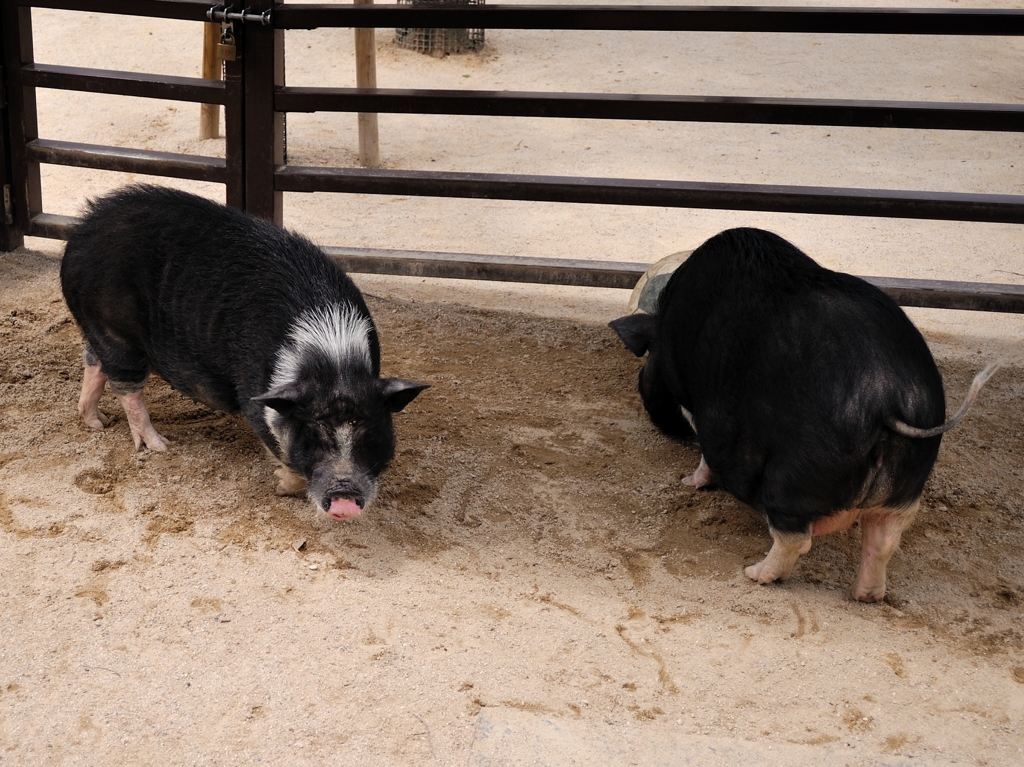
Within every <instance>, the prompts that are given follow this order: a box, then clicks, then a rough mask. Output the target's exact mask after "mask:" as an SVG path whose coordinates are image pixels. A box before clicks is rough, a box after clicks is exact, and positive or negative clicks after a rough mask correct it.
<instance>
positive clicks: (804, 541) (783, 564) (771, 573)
mask: <svg viewBox="0 0 1024 767" xmlns="http://www.w3.org/2000/svg"><path fill="white" fill-rule="evenodd" d="M768 531H769V532H770V533H771V534H772V548H771V551H769V552H768V556H766V557H765V558H764V559H762V560H761V561H760V562H758V563H757V564H756V565H751V566H750V567H748V568H747V569H746V570H744V572H745V573H746V574H747V577H748V578H750V579H751V580H754V581H757V582H758V583H771V582H773V581H784V580H786V578H788V577H789V574H790V573H792V572H793V567H794V566H795V565H796V561H797V559H799V558H800V555H801V554H806V553H807V552H808V551H810V550H811V531H810V528H808V529H807V530H804V531H803V532H798V533H783V532H780V531H778V530H776V529H775V528H774V527H771V526H769V527H768Z"/></svg>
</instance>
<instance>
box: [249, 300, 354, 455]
mask: <svg viewBox="0 0 1024 767" xmlns="http://www.w3.org/2000/svg"><path fill="white" fill-rule="evenodd" d="M371 327H372V326H371V324H370V320H369V318H368V317H366V316H365V315H363V314H362V313H361V312H360V311H359V310H358V309H357V308H356V307H355V306H353V305H352V304H331V305H330V306H325V307H320V308H317V309H311V310H310V311H308V312H306V313H305V314H303V315H302V316H301V317H299V318H298V319H297V320H296V321H295V322H294V323H293V324H292V327H291V329H290V330H289V331H288V340H287V341H286V342H285V344H284V345H283V346H282V347H281V349H280V350H279V351H278V353H277V362H276V363H275V365H274V374H273V376H271V379H270V386H269V388H271V389H273V388H275V387H277V386H282V385H284V384H287V383H292V382H293V381H298V379H299V372H300V371H301V370H302V363H303V361H304V360H306V359H308V358H309V357H310V356H321V357H324V356H325V357H327V359H329V360H331V361H332V362H333V363H334V365H335V368H336V369H337V370H338V372H339V373H340V372H342V371H343V370H344V369H345V368H346V367H350V366H353V365H355V366H358V367H362V368H364V369H365V370H366V371H368V372H369V371H371V370H372V369H373V357H372V355H371V354H370V331H371ZM264 419H265V420H266V422H267V426H268V427H269V428H270V431H271V432H272V433H273V434H274V436H275V437H276V438H277V440H278V443H279V444H280V443H281V440H282V434H281V432H280V424H281V420H282V418H281V416H280V414H279V413H278V412H277V411H276V410H274V409H273V408H270V407H265V408H264ZM283 448H284V446H283V445H282V449H283Z"/></svg>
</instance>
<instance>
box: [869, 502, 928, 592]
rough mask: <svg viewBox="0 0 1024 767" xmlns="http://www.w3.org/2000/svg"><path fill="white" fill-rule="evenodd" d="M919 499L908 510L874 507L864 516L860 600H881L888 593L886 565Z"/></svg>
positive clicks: (913, 515) (912, 516) (915, 511)
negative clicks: (886, 587) (886, 589)
mask: <svg viewBox="0 0 1024 767" xmlns="http://www.w3.org/2000/svg"><path fill="white" fill-rule="evenodd" d="M920 505H921V499H920V498H918V499H917V500H916V501H914V503H913V504H911V505H910V506H908V507H907V508H905V509H886V508H882V509H871V510H869V511H865V512H864V514H863V515H862V516H861V518H860V519H861V549H860V570H859V571H858V573H857V580H856V582H855V583H854V585H853V598H854V599H856V600H857V601H859V602H880V601H882V598H883V597H884V596H885V568H886V566H887V565H888V564H889V560H890V559H891V558H892V555H893V554H894V553H895V552H896V549H898V548H899V545H900V537H901V536H902V535H903V531H904V530H906V529H907V528H908V527H909V526H910V523H911V522H913V521H914V517H915V516H916V514H917V510H918V508H919V507H920Z"/></svg>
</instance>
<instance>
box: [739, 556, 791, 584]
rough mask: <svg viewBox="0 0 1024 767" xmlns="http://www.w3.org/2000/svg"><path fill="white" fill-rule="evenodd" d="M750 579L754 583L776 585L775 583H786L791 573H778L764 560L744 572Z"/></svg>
mask: <svg viewBox="0 0 1024 767" xmlns="http://www.w3.org/2000/svg"><path fill="white" fill-rule="evenodd" d="M743 572H744V573H745V574H746V576H747V577H748V578H750V580H752V581H757V582H758V583H760V584H765V583H774V582H775V581H784V580H786V576H787V575H789V573H786V574H782V573H777V572H775V571H774V570H773V569H771V568H770V567H768V565H767V562H766V561H765V560H762V561H760V562H758V563H757V564H756V565H751V566H750V567H748V568H746V569H745V570H744V571H743Z"/></svg>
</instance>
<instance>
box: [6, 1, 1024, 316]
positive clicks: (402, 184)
mask: <svg viewBox="0 0 1024 767" xmlns="http://www.w3.org/2000/svg"><path fill="white" fill-rule="evenodd" d="M0 5H2V9H3V10H2V22H3V38H2V40H3V48H4V50H3V61H4V81H5V85H6V95H7V99H6V102H5V105H4V120H3V124H4V133H3V143H4V147H3V149H4V151H3V155H2V159H0V162H2V163H3V165H4V167H3V168H2V171H3V174H4V183H5V187H4V188H5V200H7V201H9V204H8V206H7V208H6V210H7V211H8V218H7V223H6V225H5V226H4V228H3V243H2V246H3V247H4V248H5V249H11V248H13V247H17V246H18V245H19V244H20V243H21V241H22V237H23V236H24V235H35V236H43V237H58V238H61V237H65V236H66V233H67V231H68V228H69V227H70V226H71V225H72V224H73V219H68V218H66V217H58V216H53V215H49V214H47V213H46V212H45V211H44V208H43V201H42V199H41V192H40V183H39V165H40V163H58V164H66V165H77V166H81V167H90V168H101V169H107V170H130V171H135V172H139V173H147V174H154V175H164V176H175V177H180V178H188V179H199V180H206V181H217V182H220V183H223V184H225V185H226V188H227V194H226V197H227V201H228V204H230V205H233V206H236V207H239V208H241V209H244V210H247V211H248V212H250V213H252V214H254V215H258V216H262V217H265V218H268V219H271V220H275V221H278V222H280V221H281V218H282V207H281V196H282V194H283V193H284V192H339V193H349V194H386V195H409V196H416V195H428V196H444V197H454V198H488V199H503V200H533V201H553V202H575V203H597V204H612V205H644V206H659V207H683V208H715V209H726V210H758V211H776V212H795V213H805V214H826V215H846V216H883V217H889V218H909V219H933V220H950V221H971V222H999V223H1011V224H1024V196H1019V195H996V194H965V193H949V192H928V191H907V190H887V189H843V188H828V187H799V186H778V185H759V184H725V183H707V182H689V181H684V180H654V181H651V180H640V179H628V178H575V177H574V178H567V177H555V176H539V175H512V174H489V173H450V172H447V173H446V172H428V171H402V170H371V169H365V168H337V167H335V168H323V167H315V168H314V167H300V166H293V165H289V164H287V163H286V162H285V157H284V140H285V133H284V115H285V114H286V113H287V112H314V111H337V112H364V113H380V112H384V113H387V112H394V113H419V114H455V115H499V116H519V117H545V118H565V117H575V118H586V119H628V120H667V121H697V122H727V123H769V124H782V125H823V126H852V127H870V128H880V129H886V128H911V129H914V128H931V129H939V130H954V131H957V130H970V131H1010V132H1017V133H1024V105H1022V104H968V103H942V102H892V101H865V100H858V101H853V100H828V99H793V98H790V99H778V98H775V99H769V98H737V97H714V96H660V95H659V96H654V95H640V94H625V95H609V94H588V93H537V92H510V91H501V92H490V91H487V92H483V91H462V90H460V91H443V90H397V89H387V88H293V87H287V86H286V85H285V64H284V30H288V29H312V28H316V27H362V28H374V27H377V28H380V27H394V28H407V27H433V28H479V29H546V30H568V29H575V30H659V31H698V32H699V31H705V32H712V31H714V32H758V33H769V34H770V33H792V32H798V33H816V34H839V33H841V34H898V35H951V36H963V35H984V36H1012V37H1020V36H1024V11H1021V10H987V9H986V10H963V9H955V10H945V9H943V10H936V9H886V8H834V9H828V8H798V7H771V8H767V7H766V8H761V7H729V8H724V7H695V6H621V7H618V6H571V5H565V6H502V5H461V4H460V5H454V4H453V5H448V6H445V5H440V6H436V5H432V6H424V5H407V4H403V5H376V6H375V5H306V4H283V5H274V4H273V3H272V1H271V0H257V1H255V2H253V3H252V5H251V6H247V7H246V8H245V9H244V15H245V20H242V19H241V18H239V23H238V24H236V25H235V29H236V36H237V46H238V51H239V55H238V56H237V58H236V60H235V61H233V62H227V64H226V78H227V79H226V80H225V81H224V82H217V81H210V80H201V79H197V78H171V77H158V76H152V75H139V74H131V73H124V72H109V71H97V70H81V69H74V68H70V67H59V66H43V65H37V64H35V63H34V62H33V59H32V31H31V16H30V13H31V7H32V6H34V5H35V6H40V7H48V8H61V9H67V10H88V11H93V12H101V13H121V14H128V15H137V16H152V17H161V18H171V19H183V20H193V21H197V22H199V21H206V20H207V19H208V18H209V14H210V12H211V7H210V4H209V3H208V2H197V1H195V0H132V1H131V2H128V1H127V0H0ZM213 10H214V13H218V12H220V13H223V12H224V11H225V9H224V8H223V7H222V6H217V7H216V8H215V9H213ZM268 11H269V12H270V13H269V14H268V13H267V12H268ZM227 12H228V13H229V14H230V13H233V14H234V15H235V16H236V17H241V16H242V15H243V14H242V13H241V12H240V11H239V10H238V9H231V8H229V9H227ZM43 87H45V88H62V89H73V90H88V91H93V92H97V93H111V94H120V95H132V96H143V97H147V98H162V99H175V100H180V101H196V102H206V103H216V104H222V105H224V107H225V113H226V126H227V144H226V146H227V149H226V158H225V159H223V160H221V159H219V158H207V157H195V156H187V155H174V154H167V153H157V152H148V151H144V150H124V149H116V148H112V147H102V146H90V145H81V144H69V143H67V142H61V141H55V140H51V139H46V138H43V137H40V136H39V135H38V130H37V126H36V118H35V89H36V88H43ZM1022 232H1024V230H1022ZM330 250H331V251H332V252H333V254H334V255H335V257H337V258H338V259H339V260H340V261H341V262H342V263H343V264H344V265H345V266H346V268H348V269H349V270H350V271H372V272H378V273H390V274H414V275H423V276H436V277H459V278H472V279H498V280H510V281H524V282H547V283H557V284H568V285H588V286H598V287H631V286H632V285H633V284H634V283H635V282H636V279H637V278H638V277H639V276H640V274H642V272H643V269H644V267H645V265H642V264H608V263H602V262H586V261H555V260H546V259H523V258H513V257H495V256H491V257H489V256H474V257H466V256H453V255H451V254H437V253H421V252H396V251H385V250H357V249H351V248H342V247H339V248H333V249H330ZM875 281H876V282H877V283H879V284H880V285H881V286H882V287H883V289H885V290H887V291H888V292H890V293H891V294H892V295H894V296H895V297H896V298H897V300H898V301H900V303H902V304H904V305H913V306H931V307H944V308H960V309H976V310H988V311H1005V312H1024V286H1016V285H995V284H975V283H952V282H934V281H922V280H895V279H893V280H881V279H878V280H875Z"/></svg>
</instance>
